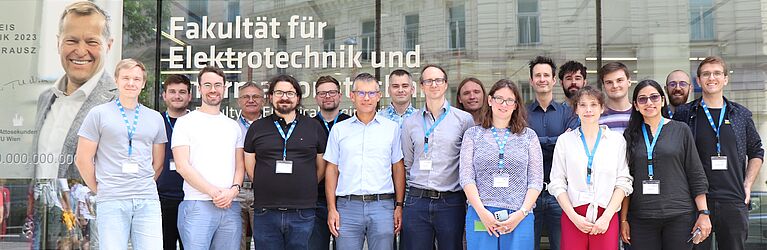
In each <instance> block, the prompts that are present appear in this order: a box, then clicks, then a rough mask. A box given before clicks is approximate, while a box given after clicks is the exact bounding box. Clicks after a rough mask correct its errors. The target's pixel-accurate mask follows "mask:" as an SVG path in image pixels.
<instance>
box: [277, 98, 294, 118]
mask: <svg viewBox="0 0 767 250" xmlns="http://www.w3.org/2000/svg"><path fill="white" fill-rule="evenodd" d="M282 104H288V105H287V106H283V105H282ZM291 104H292V105H291ZM273 106H274V111H277V113H280V114H283V115H286V114H288V113H290V112H292V111H294V110H296V107H297V106H298V105H297V104H294V103H293V102H290V101H280V102H277V105H273Z"/></svg>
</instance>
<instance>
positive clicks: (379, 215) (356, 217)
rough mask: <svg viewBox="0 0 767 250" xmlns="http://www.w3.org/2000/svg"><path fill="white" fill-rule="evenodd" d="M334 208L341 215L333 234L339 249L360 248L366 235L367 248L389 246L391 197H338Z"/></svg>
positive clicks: (374, 249) (392, 215)
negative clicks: (373, 199) (360, 199)
mask: <svg viewBox="0 0 767 250" xmlns="http://www.w3.org/2000/svg"><path fill="white" fill-rule="evenodd" d="M336 209H338V214H339V215H340V216H341V221H340V224H341V225H340V227H339V228H338V238H336V247H337V248H338V249H339V250H357V249H362V246H363V242H364V241H365V238H366V236H367V243H368V249H370V250H378V249H386V250H390V249H392V246H393V245H394V200H379V201H359V200H350V199H348V198H346V199H344V198H340V197H339V198H338V200H337V201H336ZM259 250H260V249H259Z"/></svg>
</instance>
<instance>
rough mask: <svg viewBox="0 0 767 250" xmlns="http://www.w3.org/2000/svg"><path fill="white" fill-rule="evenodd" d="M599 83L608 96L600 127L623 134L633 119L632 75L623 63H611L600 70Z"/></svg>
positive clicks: (600, 119) (600, 118)
mask: <svg viewBox="0 0 767 250" xmlns="http://www.w3.org/2000/svg"><path fill="white" fill-rule="evenodd" d="M598 75H599V81H601V82H602V89H603V90H604V91H605V93H606V94H607V98H606V99H605V111H604V113H603V114H602V116H601V117H599V124H600V125H607V127H609V128H610V130H612V131H616V132H620V133H623V130H626V127H628V124H629V118H630V117H631V107H632V106H631V101H629V96H628V92H629V88H631V75H630V73H629V69H628V67H626V65H625V64H623V63H621V62H611V63H608V64H605V65H604V66H602V68H601V69H599V73H598Z"/></svg>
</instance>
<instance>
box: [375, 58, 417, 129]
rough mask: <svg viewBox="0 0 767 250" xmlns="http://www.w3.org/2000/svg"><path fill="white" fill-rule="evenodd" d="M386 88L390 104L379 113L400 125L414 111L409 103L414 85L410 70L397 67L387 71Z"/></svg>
mask: <svg viewBox="0 0 767 250" xmlns="http://www.w3.org/2000/svg"><path fill="white" fill-rule="evenodd" d="M388 90H389V94H390V95H391V104H390V105H389V106H388V107H386V109H384V110H383V112H381V113H382V114H381V115H383V116H384V117H386V118H389V120H392V121H395V122H397V124H399V125H400V127H401V126H402V122H403V121H404V120H405V118H408V117H409V116H410V115H412V114H413V112H415V111H416V109H415V108H413V105H410V99H411V98H413V92H415V85H413V79H412V77H411V76H410V72H407V71H406V70H404V69H397V70H394V71H392V72H391V73H389V89H388Z"/></svg>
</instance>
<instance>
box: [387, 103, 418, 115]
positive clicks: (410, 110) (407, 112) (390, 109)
mask: <svg viewBox="0 0 767 250" xmlns="http://www.w3.org/2000/svg"><path fill="white" fill-rule="evenodd" d="M413 112H415V108H413V105H412V104H408V106H407V109H405V112H404V113H402V115H400V114H398V113H397V109H395V108H394V104H393V103H389V107H387V108H386V115H387V116H388V117H394V116H399V117H408V116H409V115H410V114H412V113H413Z"/></svg>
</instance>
